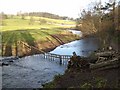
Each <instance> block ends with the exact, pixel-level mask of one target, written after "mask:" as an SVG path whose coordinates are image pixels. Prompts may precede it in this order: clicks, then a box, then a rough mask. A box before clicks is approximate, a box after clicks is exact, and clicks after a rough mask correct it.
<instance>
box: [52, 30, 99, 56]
mask: <svg viewBox="0 0 120 90" xmlns="http://www.w3.org/2000/svg"><path fill="white" fill-rule="evenodd" d="M70 31H71V32H72V33H73V34H77V35H80V36H82V32H80V31H75V30H70ZM98 48H99V41H98V39H96V38H94V37H89V38H84V39H81V40H76V41H72V42H70V43H67V44H64V45H61V46H58V47H57V48H55V49H54V50H53V51H51V52H50V53H55V54H60V55H72V53H73V52H76V54H77V55H79V56H89V55H90V53H91V52H93V51H95V50H97V49H98Z"/></svg>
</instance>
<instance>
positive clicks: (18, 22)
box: [1, 16, 75, 31]
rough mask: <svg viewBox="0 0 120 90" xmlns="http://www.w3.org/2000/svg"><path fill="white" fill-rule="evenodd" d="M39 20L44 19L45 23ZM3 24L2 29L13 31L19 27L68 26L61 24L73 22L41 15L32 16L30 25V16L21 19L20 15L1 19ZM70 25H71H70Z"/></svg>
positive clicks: (51, 27) (52, 27)
mask: <svg viewBox="0 0 120 90" xmlns="http://www.w3.org/2000/svg"><path fill="white" fill-rule="evenodd" d="M39 20H45V21H46V22H45V23H42V24H40V21H39ZM3 23H4V25H3V26H1V27H2V31H8V30H9V31H13V30H20V29H41V28H48V29H54V28H66V27H67V28H68V27H69V26H61V24H62V25H63V24H64V25H66V24H67V25H73V24H75V22H73V21H67V20H58V19H49V18H43V17H33V25H30V24H29V23H30V16H26V17H25V19H21V17H20V16H14V17H13V18H9V19H5V20H3ZM70 27H71V26H70Z"/></svg>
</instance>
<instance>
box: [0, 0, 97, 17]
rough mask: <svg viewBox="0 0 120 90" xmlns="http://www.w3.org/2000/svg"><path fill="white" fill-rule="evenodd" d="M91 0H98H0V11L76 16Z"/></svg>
mask: <svg viewBox="0 0 120 90" xmlns="http://www.w3.org/2000/svg"><path fill="white" fill-rule="evenodd" d="M92 1H99V0H0V12H4V13H6V14H15V13H17V12H19V11H22V12H49V13H53V14H57V15H60V16H68V17H73V18H77V17H78V14H79V13H80V10H82V9H83V8H85V7H87V5H88V4H89V3H90V2H92Z"/></svg>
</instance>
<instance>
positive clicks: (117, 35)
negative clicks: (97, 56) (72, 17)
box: [77, 1, 120, 50]
mask: <svg viewBox="0 0 120 90" xmlns="http://www.w3.org/2000/svg"><path fill="white" fill-rule="evenodd" d="M119 12H120V5H119V2H117V1H113V2H106V4H105V5H102V4H101V2H94V3H91V4H90V5H89V7H88V10H85V9H84V10H83V12H82V13H81V17H80V18H79V19H78V21H77V28H78V29H79V30H81V31H82V32H84V34H85V35H91V34H93V36H97V37H98V38H99V40H100V42H101V47H100V48H101V49H102V48H107V47H108V46H112V47H113V48H114V49H116V50H119V49H118V45H119V44H120V18H119V17H120V14H119Z"/></svg>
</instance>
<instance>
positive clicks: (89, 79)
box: [43, 51, 120, 89]
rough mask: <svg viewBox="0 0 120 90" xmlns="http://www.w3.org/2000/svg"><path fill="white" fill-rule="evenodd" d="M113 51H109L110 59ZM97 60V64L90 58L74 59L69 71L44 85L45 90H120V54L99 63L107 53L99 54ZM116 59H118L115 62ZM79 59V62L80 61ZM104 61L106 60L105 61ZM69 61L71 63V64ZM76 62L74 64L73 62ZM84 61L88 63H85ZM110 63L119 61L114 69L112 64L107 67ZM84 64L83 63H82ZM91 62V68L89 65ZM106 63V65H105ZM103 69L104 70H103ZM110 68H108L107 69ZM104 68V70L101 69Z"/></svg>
mask: <svg viewBox="0 0 120 90" xmlns="http://www.w3.org/2000/svg"><path fill="white" fill-rule="evenodd" d="M111 52H112V51H109V55H108V56H109V57H110V56H111V54H110V53H111ZM103 53H104V54H103ZM95 54H99V55H97V60H96V62H95V63H93V62H91V60H90V59H89V58H83V57H81V58H79V57H78V56H77V57H72V58H71V60H70V61H71V63H69V64H68V69H67V70H66V72H65V74H64V75H57V76H55V78H54V81H52V82H50V83H47V84H45V85H43V87H44V88H68V89H69V88H85V89H93V88H119V87H120V82H119V79H120V77H119V75H118V74H119V65H118V64H119V58H120V57H119V54H118V53H117V54H115V53H114V56H115V57H111V59H110V58H109V57H107V59H106V61H101V62H97V61H99V58H100V57H104V56H105V55H106V52H101V53H100V52H99V53H98V52H97V53H95ZM115 58H117V59H116V60H115ZM78 59H79V61H78ZM87 60H89V61H87ZM103 60H104V59H103ZM70 61H69V62H70ZM72 61H74V62H72ZM84 61H87V62H86V63H84ZM110 61H117V62H116V63H114V67H112V64H111V65H110V67H108V66H107V63H108V64H109V62H110ZM80 62H83V63H80ZM88 62H89V64H90V65H89V66H87V65H88ZM105 63H106V65H105ZM98 64H99V66H100V64H101V66H100V67H99V68H97V69H95V67H94V68H91V66H93V65H96V67H98ZM102 67H103V68H102ZM106 67H108V68H106ZM100 68H102V69H100Z"/></svg>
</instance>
